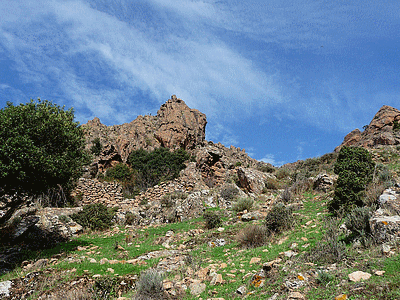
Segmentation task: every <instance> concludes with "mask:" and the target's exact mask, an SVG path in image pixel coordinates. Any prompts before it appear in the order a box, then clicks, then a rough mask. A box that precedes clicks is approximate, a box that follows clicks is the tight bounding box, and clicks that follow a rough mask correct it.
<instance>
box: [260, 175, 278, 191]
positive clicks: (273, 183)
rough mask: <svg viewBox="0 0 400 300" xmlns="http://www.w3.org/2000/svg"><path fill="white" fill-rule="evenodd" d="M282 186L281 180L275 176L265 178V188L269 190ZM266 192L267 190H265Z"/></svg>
mask: <svg viewBox="0 0 400 300" xmlns="http://www.w3.org/2000/svg"><path fill="white" fill-rule="evenodd" d="M279 187H280V185H279V182H278V181H277V180H276V179H275V178H267V179H266V180H265V189H267V190H278V189H279ZM264 192H266V191H264Z"/></svg>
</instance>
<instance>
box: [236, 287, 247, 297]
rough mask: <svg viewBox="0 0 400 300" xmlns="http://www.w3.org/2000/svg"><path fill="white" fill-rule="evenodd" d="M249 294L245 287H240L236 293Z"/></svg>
mask: <svg viewBox="0 0 400 300" xmlns="http://www.w3.org/2000/svg"><path fill="white" fill-rule="evenodd" d="M246 292H247V288H246V286H245V285H242V286H240V287H239V288H238V289H237V290H236V293H237V294H239V295H244V294H246Z"/></svg>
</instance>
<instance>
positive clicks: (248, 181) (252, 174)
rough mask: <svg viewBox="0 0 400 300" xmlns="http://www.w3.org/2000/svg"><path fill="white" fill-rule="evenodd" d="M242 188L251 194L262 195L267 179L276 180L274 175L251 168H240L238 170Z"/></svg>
mask: <svg viewBox="0 0 400 300" xmlns="http://www.w3.org/2000/svg"><path fill="white" fill-rule="evenodd" d="M237 175H238V177H239V181H240V186H241V187H243V188H244V189H245V190H246V191H247V192H249V193H256V194H260V193H262V191H263V189H264V187H265V181H266V179H267V178H275V176H274V175H271V174H268V173H264V172H261V171H258V170H255V169H250V168H239V169H238V170H237Z"/></svg>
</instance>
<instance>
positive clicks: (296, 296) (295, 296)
mask: <svg viewBox="0 0 400 300" xmlns="http://www.w3.org/2000/svg"><path fill="white" fill-rule="evenodd" d="M305 299H306V298H305V297H304V295H303V294H302V293H300V292H290V293H289V295H288V300H305Z"/></svg>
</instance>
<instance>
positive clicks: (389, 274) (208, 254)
mask: <svg viewBox="0 0 400 300" xmlns="http://www.w3.org/2000/svg"><path fill="white" fill-rule="evenodd" d="M325 202H326V197H324V196H318V195H312V194H305V195H304V196H303V203H304V208H303V209H301V210H299V211H297V212H296V220H297V222H296V225H295V228H294V229H293V230H290V231H287V232H284V233H282V234H280V235H278V236H274V237H273V238H271V240H270V242H269V243H268V244H267V245H265V246H263V247H258V248H255V249H246V248H240V247H239V245H238V243H237V242H236V240H235V235H236V233H237V232H238V231H239V230H240V229H241V228H243V227H244V226H247V224H244V223H243V222H240V221H237V220H236V219H237V217H236V216H234V215H233V214H232V216H227V217H225V218H224V225H223V226H224V228H225V230H224V231H223V232H219V231H218V230H216V229H213V230H204V233H202V234H200V235H198V236H196V237H195V238H190V239H195V240H196V245H195V246H194V247H193V249H191V250H190V252H189V253H190V255H191V262H190V266H192V267H193V268H196V267H197V269H198V268H199V267H200V266H201V267H206V266H209V265H212V264H214V265H216V266H217V267H216V271H217V273H219V274H221V275H222V278H223V279H224V280H225V283H224V284H222V285H216V286H211V285H210V282H206V283H207V289H206V291H205V292H203V293H202V294H201V295H200V297H201V298H203V299H207V298H210V297H211V296H210V293H211V292H212V293H213V294H212V295H213V297H223V298H224V299H234V298H236V297H238V296H237V295H236V293H235V291H236V289H237V288H239V287H240V286H242V285H245V286H246V287H247V292H249V293H250V294H249V295H248V296H247V299H268V298H269V297H271V296H272V295H274V294H275V293H278V294H280V297H279V298H278V299H286V297H287V290H286V288H285V286H284V282H285V281H287V280H289V281H294V280H298V276H299V275H301V276H304V277H305V278H307V281H308V282H307V284H306V285H305V286H303V287H300V288H299V289H298V291H300V292H301V293H302V294H304V295H305V296H306V297H307V299H334V297H335V296H338V295H340V294H346V295H347V296H348V299H400V276H399V275H398V274H397V273H398V270H400V256H399V254H398V253H399V252H398V251H396V254H395V255H394V256H392V257H389V258H387V257H385V256H383V255H381V252H380V249H379V247H377V248H374V247H371V248H369V249H352V247H351V245H348V248H349V254H348V259H347V260H345V261H342V262H339V263H337V264H336V266H334V267H333V268H332V270H331V271H329V272H328V273H329V279H330V281H329V282H325V283H324V284H321V283H317V281H315V279H314V277H313V276H310V275H309V274H312V273H313V272H314V273H315V271H316V270H317V269H318V267H319V266H318V265H312V264H311V263H310V259H306V257H307V253H309V251H310V249H312V248H313V247H314V246H315V244H316V243H317V242H318V241H320V240H322V239H323V235H324V227H323V225H324V223H325V221H324V220H325V217H326V215H327V213H326V209H325V207H326V206H325ZM255 222H256V223H257V222H258V223H260V221H255ZM203 226H204V225H203V223H202V220H201V219H197V220H189V221H185V222H182V223H176V224H165V225H162V226H157V227H149V228H134V229H133V228H128V229H125V228H120V230H114V232H110V231H108V232H92V233H86V234H83V235H81V236H79V237H77V238H75V239H74V240H73V241H71V242H68V243H65V244H62V245H60V246H59V247H57V249H51V250H48V251H42V252H40V253H34V254H32V253H31V258H32V256H36V258H39V257H51V256H52V255H54V254H56V253H60V252H63V253H64V257H65V258H66V257H69V258H70V259H80V260H79V261H77V262H68V261H65V259H64V260H63V259H60V260H59V262H58V263H57V264H55V265H53V266H51V268H54V269H55V270H71V269H75V270H76V271H75V272H74V273H73V274H74V275H71V272H63V274H64V275H65V276H64V277H65V280H72V279H73V278H75V277H79V276H82V275H89V276H90V277H92V276H93V275H95V274H100V275H103V276H105V275H110V272H109V271H108V268H112V269H113V270H114V275H113V276H116V275H115V274H118V275H119V276H124V275H127V274H140V271H142V270H144V269H146V268H150V267H153V266H155V265H156V264H157V263H158V261H159V260H160V259H151V260H148V261H146V264H145V265H132V264H127V263H117V264H109V263H105V264H102V265H101V264H99V261H100V260H101V259H102V258H107V259H109V260H113V259H118V260H122V259H133V258H136V257H138V256H140V255H143V254H146V253H148V252H150V251H155V250H162V249H165V248H164V247H163V246H161V245H157V244H156V243H155V240H156V239H157V238H160V237H163V236H165V233H166V232H167V231H168V230H173V231H174V233H175V235H176V234H179V233H184V232H188V231H189V230H191V229H196V228H199V227H200V228H201V227H203ZM203 228H204V227H203ZM127 236H135V237H134V238H133V241H132V244H128V243H127V242H126V237H127ZM216 238H225V240H226V241H227V244H226V245H225V246H221V247H210V246H209V245H208V241H211V240H215V239H216ZM188 240H189V238H187V237H186V238H185V239H184V240H180V241H178V242H177V243H174V244H175V245H176V246H179V244H180V243H184V242H187V241H188ZM116 242H118V244H119V245H121V246H122V247H124V248H125V250H126V251H127V252H128V255H125V256H124V257H121V251H119V250H116V249H115V244H116ZM293 243H297V247H296V249H298V251H299V255H297V256H296V257H294V258H291V259H288V258H285V257H283V256H282V255H280V253H281V252H284V251H288V250H290V246H291V245H292V244H293ZM307 245H308V246H307ZM77 246H80V247H83V246H86V248H87V249H86V250H81V251H79V250H78V249H77ZM303 246H304V247H303ZM89 257H90V258H93V259H95V260H96V261H97V263H92V262H89V260H88V258H89ZM253 257H258V258H261V261H260V262H259V263H254V264H250V260H251V259H252V258H253ZM278 257H281V258H282V259H283V260H282V262H281V263H280V264H279V266H278V268H277V269H276V270H275V271H274V272H273V273H271V274H270V275H269V276H268V277H267V278H266V281H265V283H264V285H263V286H262V287H254V286H253V285H251V284H250V281H251V278H252V275H253V274H255V273H257V272H259V271H260V270H261V268H262V263H264V262H268V261H271V260H274V259H276V258H278ZM222 263H226V264H227V267H225V268H221V267H220V266H221V264H222ZM328 266H330V265H325V267H328ZM357 270H362V271H366V272H370V273H373V272H374V271H376V270H383V271H385V274H384V275H383V276H376V275H373V276H372V277H371V279H369V280H368V281H366V282H365V283H361V284H360V283H352V282H349V281H348V277H347V276H348V274H349V273H351V272H353V271H357ZM186 271H187V266H185V267H183V268H182V270H180V271H178V272H175V273H174V274H169V276H168V277H169V278H174V277H175V276H176V275H178V277H180V278H182V277H183V276H185V272H186ZM228 274H229V275H228ZM23 275H25V274H24V273H23V272H22V270H21V269H17V270H15V271H14V272H13V273H10V274H7V275H3V276H1V277H0V281H3V280H7V279H10V278H15V277H20V276H23ZM56 286H57V284H56V283H55V284H54V288H57V287H56ZM48 288H49V287H48ZM50 289H51V287H50ZM35 295H37V293H36V294H34V295H33V296H32V298H31V299H35ZM129 295H131V294H128V296H129ZM185 299H198V297H196V296H192V295H190V294H189V293H187V296H186V298H185Z"/></svg>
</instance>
